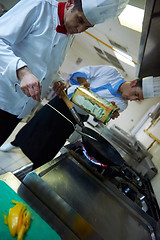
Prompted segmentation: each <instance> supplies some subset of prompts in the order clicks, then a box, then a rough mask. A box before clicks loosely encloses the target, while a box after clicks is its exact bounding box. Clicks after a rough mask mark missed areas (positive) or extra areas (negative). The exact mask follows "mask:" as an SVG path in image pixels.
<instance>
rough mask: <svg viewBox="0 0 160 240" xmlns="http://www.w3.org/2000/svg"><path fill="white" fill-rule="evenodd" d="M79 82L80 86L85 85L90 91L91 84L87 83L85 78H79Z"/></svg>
mask: <svg viewBox="0 0 160 240" xmlns="http://www.w3.org/2000/svg"><path fill="white" fill-rule="evenodd" d="M77 81H78V82H79V84H80V85H83V86H84V87H85V88H87V89H90V83H89V82H87V80H86V79H85V78H81V77H77Z"/></svg>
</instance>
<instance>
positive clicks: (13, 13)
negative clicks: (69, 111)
mask: <svg viewBox="0 0 160 240" xmlns="http://www.w3.org/2000/svg"><path fill="white" fill-rule="evenodd" d="M127 3H128V0H118V1H117V0H95V1H93V0H82V3H81V0H68V1H67V2H66V3H58V2H57V1H55V0H21V1H19V2H18V3H17V4H16V5H15V6H14V7H13V8H11V9H10V10H9V11H8V12H7V13H5V14H4V15H3V16H2V17H1V18H0V52H1V58H0V86H1V87H0V134H1V136H0V145H1V144H3V142H4V141H5V140H6V139H7V138H8V136H9V135H10V134H11V132H12V131H13V130H14V128H15V127H16V125H17V124H18V123H19V121H21V119H22V118H24V117H26V116H27V115H28V114H29V113H30V111H31V110H32V109H33V108H34V107H35V105H36V104H37V101H40V98H43V97H44V96H45V93H46V91H47V89H48V87H49V85H51V83H52V82H54V81H55V75H56V73H57V71H58V69H59V67H60V66H61V64H62V63H63V61H64V57H65V55H66V52H67V50H68V49H69V48H70V46H71V44H72V41H73V34H76V33H80V32H83V31H84V30H86V29H88V28H89V27H93V26H94V25H95V24H98V23H102V22H104V21H105V20H106V19H112V18H114V17H116V16H118V15H119V14H120V13H121V12H122V10H123V9H124V8H125V6H126V4H127ZM63 87H64V86H63V84H62V88H63ZM60 88H61V87H60Z"/></svg>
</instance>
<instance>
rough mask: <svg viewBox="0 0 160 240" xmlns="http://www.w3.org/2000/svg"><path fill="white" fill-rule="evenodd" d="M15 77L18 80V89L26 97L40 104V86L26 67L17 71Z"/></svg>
mask: <svg viewBox="0 0 160 240" xmlns="http://www.w3.org/2000/svg"><path fill="white" fill-rule="evenodd" d="M17 77H18V79H19V80H20V88H21V90H22V91H23V93H24V94H25V95H27V97H32V98H33V99H34V100H36V101H38V102H40V98H41V88H42V86H41V84H40V82H39V80H38V79H37V78H36V77H35V76H34V75H33V73H32V72H31V71H30V70H29V69H28V67H26V66H25V67H22V68H20V69H18V70H17Z"/></svg>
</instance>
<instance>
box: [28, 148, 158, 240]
mask: <svg viewBox="0 0 160 240" xmlns="http://www.w3.org/2000/svg"><path fill="white" fill-rule="evenodd" d="M24 184H25V185H27V187H28V188H29V189H30V190H31V191H32V192H34V194H35V195H36V196H37V197H38V198H39V199H41V201H42V202H43V203H45V205H46V206H47V207H48V208H49V209H50V210H51V211H52V212H54V214H55V215H57V216H58V217H59V218H60V219H61V221H62V222H64V224H65V225H66V226H67V227H68V228H70V229H71V230H72V231H73V232H74V233H75V235H76V236H77V237H78V239H82V240H86V239H91V240H92V239H96V240H98V239H104V240H106V239H112V240H120V239H125V240H134V239H136V240H144V239H145V240H149V239H150V240H151V239H152V240H153V239H155V233H154V228H155V226H156V222H155V221H154V220H153V219H152V218H151V217H150V216H149V215H147V214H145V212H143V211H142V210H141V209H140V208H139V207H138V206H137V205H136V204H135V203H134V202H132V201H131V200H130V199H128V198H127V197H126V196H125V195H123V194H122V193H121V192H120V191H119V190H118V189H117V188H116V187H115V186H114V185H113V184H112V183H111V182H109V181H107V180H105V181H103V179H101V178H99V179H98V177H95V176H94V175H93V174H92V173H91V172H90V171H88V170H87V169H86V168H84V167H83V166H82V165H81V164H80V163H78V162H77V161H76V160H75V159H74V158H73V157H72V156H71V155H69V154H68V153H67V154H64V155H61V156H60V157H58V158H56V159H54V160H52V161H51V162H49V163H48V164H46V165H45V166H42V167H41V168H40V169H37V170H35V172H34V173H31V174H29V175H27V176H26V178H25V179H24Z"/></svg>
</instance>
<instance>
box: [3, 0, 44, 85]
mask: <svg viewBox="0 0 160 240" xmlns="http://www.w3.org/2000/svg"><path fill="white" fill-rule="evenodd" d="M36 4H37V1H30V0H27V1H26V0H21V1H20V2H18V3H17V4H16V5H15V6H14V7H13V8H11V9H10V10H9V11H8V12H6V13H5V14H4V15H3V16H2V17H1V18H0V53H1V58H0V73H1V74H2V75H3V76H6V77H7V78H9V79H11V80H12V81H15V80H16V81H17V75H16V70H17V69H18V68H19V66H20V67H21V66H25V65H27V64H26V63H25V62H23V61H22V60H21V59H20V57H17V56H16V55H15V53H14V46H16V44H19V43H20V42H22V41H23V40H24V39H25V38H26V37H27V36H28V35H29V34H30V33H31V32H32V31H33V28H34V26H35V24H34V23H35V21H36V19H37V18H38V15H39V14H40V13H39V11H38V6H36ZM39 10H40V2H39ZM17 64H18V65H17Z"/></svg>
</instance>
